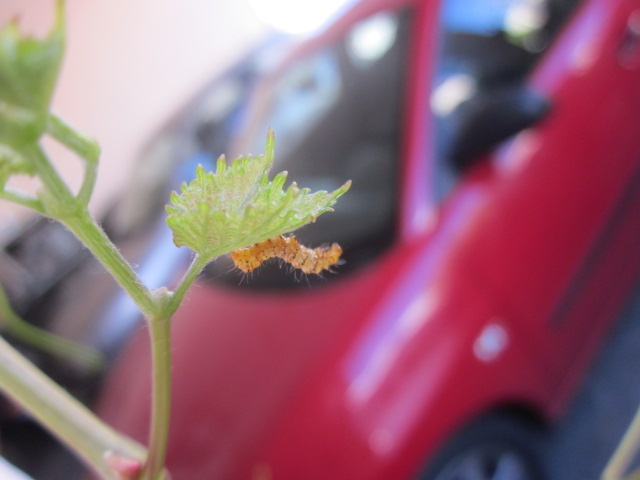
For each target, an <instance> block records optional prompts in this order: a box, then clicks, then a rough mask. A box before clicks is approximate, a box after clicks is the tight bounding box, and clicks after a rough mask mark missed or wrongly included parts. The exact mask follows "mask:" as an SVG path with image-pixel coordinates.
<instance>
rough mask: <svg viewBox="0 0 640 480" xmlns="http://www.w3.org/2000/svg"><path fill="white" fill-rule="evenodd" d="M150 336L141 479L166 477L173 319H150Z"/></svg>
mask: <svg viewBox="0 0 640 480" xmlns="http://www.w3.org/2000/svg"><path fill="white" fill-rule="evenodd" d="M148 325H149V329H150V335H151V355H152V365H153V396H152V398H153V400H152V402H153V404H152V408H151V431H150V434H149V435H150V438H149V456H148V457H147V462H146V464H145V466H144V469H143V471H142V475H141V477H140V478H141V480H159V479H163V478H165V477H164V473H163V471H164V463H165V458H166V453H167V441H168V439H169V422H170V410H171V318H170V316H169V317H163V318H151V319H149V321H148Z"/></svg>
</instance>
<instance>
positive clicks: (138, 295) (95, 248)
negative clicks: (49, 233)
mask: <svg viewBox="0 0 640 480" xmlns="http://www.w3.org/2000/svg"><path fill="white" fill-rule="evenodd" d="M60 220H61V221H62V222H63V223H64V224H65V225H66V226H67V228H69V230H71V231H72V232H73V233H74V235H76V237H78V239H80V241H81V242H82V243H83V244H84V245H85V246H86V247H87V248H88V249H89V250H90V251H91V253H93V255H94V256H95V257H96V258H97V259H98V260H99V261H100V262H101V263H102V264H103V265H104V267H105V268H106V269H107V270H108V271H109V273H111V274H112V275H113V277H114V278H115V279H116V281H117V282H118V284H120V286H121V287H122V288H123V289H124V290H125V291H126V292H127V293H128V294H129V296H131V298H132V299H133V301H134V303H135V304H136V306H137V307H138V308H139V309H140V311H141V312H142V313H143V314H144V316H145V317H147V318H156V317H157V316H159V315H160V314H159V312H160V308H161V306H160V305H159V302H157V301H156V299H155V297H154V296H153V295H152V293H151V292H150V291H149V289H148V288H147V287H146V286H144V285H143V284H142V282H141V281H140V279H139V278H138V276H137V275H136V272H135V271H134V270H133V268H132V267H131V265H129V263H128V262H127V261H126V260H125V259H124V258H123V257H122V255H121V254H120V252H119V251H118V249H117V248H116V247H115V245H113V243H112V242H111V241H110V240H109V238H108V237H107V235H106V234H105V233H104V230H102V228H100V226H99V225H98V224H97V223H96V221H95V220H94V219H93V217H91V215H89V212H88V211H87V210H86V209H82V210H81V211H79V212H77V213H76V214H74V215H69V217H68V218H62V219H60Z"/></svg>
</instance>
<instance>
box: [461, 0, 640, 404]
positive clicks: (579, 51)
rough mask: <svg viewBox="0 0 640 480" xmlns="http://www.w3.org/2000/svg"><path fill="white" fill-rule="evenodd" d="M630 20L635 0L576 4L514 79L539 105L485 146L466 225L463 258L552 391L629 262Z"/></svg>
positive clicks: (636, 158)
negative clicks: (532, 118)
mask: <svg viewBox="0 0 640 480" xmlns="http://www.w3.org/2000/svg"><path fill="white" fill-rule="evenodd" d="M639 25H640V1H637V0H618V1H607V0H591V1H585V2H582V5H581V6H580V7H579V9H578V10H577V11H576V12H575V14H574V15H573V17H572V18H571V19H570V21H569V23H568V24H567V26H566V27H565V28H564V29H563V30H562V32H560V34H559V36H558V37H557V38H556V39H555V41H554V43H553V44H552V45H551V47H550V48H549V49H548V50H547V52H546V53H545V54H544V55H543V56H542V57H541V58H540V59H539V61H538V63H537V66H536V67H535V69H534V70H533V71H532V73H531V74H530V75H528V77H527V79H526V80H525V82H526V84H527V85H528V86H530V87H531V88H532V89H534V90H535V91H537V92H540V93H542V94H543V95H544V96H546V98H547V99H548V101H549V104H550V111H549V113H548V114H547V115H546V117H545V118H544V119H543V120H542V121H541V122H540V123H539V124H538V125H536V126H535V127H533V128H530V129H527V130H525V131H524V132H522V133H520V134H519V135H517V136H516V137H515V139H513V141H511V142H509V143H508V144H506V145H503V147H502V148H501V149H500V150H499V151H498V152H497V153H496V154H495V156H494V162H493V163H492V164H491V169H490V170H491V172H490V173H489V174H487V175H486V176H485V177H483V182H484V186H485V187H486V188H485V190H486V191H485V193H484V196H483V200H482V207H481V213H479V214H478V218H481V221H478V222H477V225H476V226H474V227H471V228H470V229H469V232H468V235H467V236H468V237H469V240H468V243H469V244H472V245H473V248H472V249H471V250H470V252H469V253H468V260H469V265H470V268H471V269H472V270H473V271H474V272H476V274H477V275H478V278H479V281H480V282H482V284H483V288H488V289H489V290H491V294H492V295H493V296H494V298H495V299H496V302H497V303H498V304H499V305H500V306H499V310H498V311H499V312H501V313H502V314H503V315H504V316H505V317H506V318H508V320H509V321H510V322H511V324H512V325H513V326H514V328H515V329H517V330H520V332H521V333H523V334H524V335H525V336H526V337H527V338H529V345H530V348H531V352H532V354H534V355H536V356H537V357H538V358H539V359H540V362H541V364H543V365H544V366H545V368H546V369H547V372H548V377H549V382H550V385H552V386H553V388H554V390H555V391H556V392H559V393H560V395H559V397H558V398H561V397H562V395H561V394H562V392H568V391H569V390H570V388H569V387H570V386H571V385H573V384H574V382H575V381H577V379H578V376H577V375H576V373H577V372H579V371H580V370H581V369H582V367H583V366H584V364H585V362H586V361H587V360H588V359H589V358H590V354H591V353H592V352H593V349H594V347H595V346H596V345H597V344H598V342H599V340H600V339H601V337H602V335H603V332H604V330H605V328H606V327H607V326H608V325H610V324H611V321H612V319H614V318H615V316H616V314H617V313H618V311H619V309H620V308H621V305H622V304H623V302H624V300H625V299H626V298H627V297H628V295H629V294H630V292H631V290H632V287H633V285H634V283H635V280H636V279H637V276H638V271H639V267H640V254H639V252H640V251H639V249H638V245H640V122H637V120H636V119H637V118H638V114H640V46H639V39H640V36H639V32H640V29H639ZM485 167H486V165H485ZM469 182H471V181H469ZM469 182H468V183H469ZM464 188H465V186H464V182H463V185H462V186H461V188H460V190H462V191H463V190H464Z"/></svg>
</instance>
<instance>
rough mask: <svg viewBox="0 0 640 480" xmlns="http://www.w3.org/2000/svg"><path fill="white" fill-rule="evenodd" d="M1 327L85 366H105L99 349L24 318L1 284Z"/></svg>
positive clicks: (94, 368)
mask: <svg viewBox="0 0 640 480" xmlns="http://www.w3.org/2000/svg"><path fill="white" fill-rule="evenodd" d="M0 328H1V329H4V330H6V331H7V332H8V333H9V334H11V335H13V336H14V338H16V339H18V340H21V341H22V342H24V343H25V344H27V345H30V346H32V347H34V348H38V349H40V350H41V351H44V352H49V353H51V354H53V355H57V356H59V357H61V358H64V359H66V360H69V361H73V362H76V363H78V364H80V365H81V366H82V367H83V368H88V369H90V370H93V371H97V370H99V369H101V368H102V367H103V366H104V362H105V359H104V357H103V355H102V354H101V353H100V352H98V351H97V350H93V349H91V348H88V347H85V346H83V345H80V344H77V343H74V342H72V341H71V340H67V339H66V338H63V337H60V336H58V335H55V334H53V333H50V332H48V331H46V330H42V329H40V328H38V327H36V326H35V325H32V324H30V323H28V322H26V321H25V320H23V319H22V318H21V317H20V316H19V315H18V314H16V312H15V311H14V310H13V308H11V305H10V304H9V299H8V298H7V295H6V293H5V291H4V288H2V286H1V285H0Z"/></svg>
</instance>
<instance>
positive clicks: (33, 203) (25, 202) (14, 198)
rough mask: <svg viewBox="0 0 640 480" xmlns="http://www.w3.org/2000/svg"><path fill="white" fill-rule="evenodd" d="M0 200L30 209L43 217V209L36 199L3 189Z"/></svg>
mask: <svg viewBox="0 0 640 480" xmlns="http://www.w3.org/2000/svg"><path fill="white" fill-rule="evenodd" d="M0 198H3V199H5V200H8V201H10V202H13V203H17V204H18V205H22V206H24V207H27V208H31V209H32V210H35V211H36V212H38V213H39V214H41V215H44V207H43V206H42V202H40V200H38V199H37V198H33V197H30V196H29V195H25V194H24V193H22V192H18V191H15V190H10V189H5V190H3V191H2V192H0Z"/></svg>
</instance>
